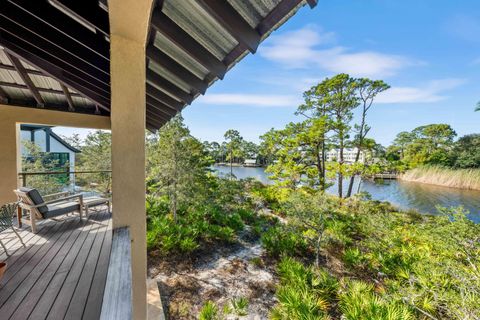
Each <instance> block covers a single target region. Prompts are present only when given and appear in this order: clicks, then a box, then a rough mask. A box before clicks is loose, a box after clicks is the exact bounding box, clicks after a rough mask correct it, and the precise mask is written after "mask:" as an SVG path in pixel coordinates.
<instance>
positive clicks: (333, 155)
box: [326, 148, 366, 163]
mask: <svg viewBox="0 0 480 320" xmlns="http://www.w3.org/2000/svg"><path fill="white" fill-rule="evenodd" d="M357 152H358V148H353V149H349V148H347V149H344V150H343V161H344V162H345V163H354V162H355V157H356V156H357ZM326 159H327V161H338V159H340V150H339V149H331V150H330V151H327V157H326ZM365 160H366V156H365V152H364V151H360V157H359V158H358V162H360V163H365Z"/></svg>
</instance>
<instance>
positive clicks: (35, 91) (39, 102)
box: [5, 51, 45, 108]
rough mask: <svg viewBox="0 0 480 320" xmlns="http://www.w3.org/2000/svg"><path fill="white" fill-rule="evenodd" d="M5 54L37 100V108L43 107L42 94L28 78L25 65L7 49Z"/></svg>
mask: <svg viewBox="0 0 480 320" xmlns="http://www.w3.org/2000/svg"><path fill="white" fill-rule="evenodd" d="M5 54H6V55H7V57H8V59H9V60H10V62H12V64H13V66H14V67H15V70H16V71H17V72H18V75H19V76H20V78H22V81H23V83H25V85H26V86H27V87H28V90H30V92H31V93H32V95H33V97H34V98H35V101H37V106H38V107H39V108H43V107H44V106H45V101H44V100H43V98H42V95H41V94H40V92H39V91H38V89H37V87H36V86H35V84H34V83H33V81H32V79H30V76H29V75H28V74H27V71H26V70H25V67H24V66H23V64H22V63H21V62H20V60H19V59H18V58H17V57H15V56H13V55H11V54H10V53H8V52H7V51H6V52H5Z"/></svg>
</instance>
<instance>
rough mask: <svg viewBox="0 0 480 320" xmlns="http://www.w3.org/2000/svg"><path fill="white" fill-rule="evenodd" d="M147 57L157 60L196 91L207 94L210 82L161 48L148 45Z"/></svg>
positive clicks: (156, 61) (157, 62)
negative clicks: (199, 76)
mask: <svg viewBox="0 0 480 320" xmlns="http://www.w3.org/2000/svg"><path fill="white" fill-rule="evenodd" d="M146 55H147V58H149V59H150V60H152V61H153V62H155V63H156V64H158V65H160V66H162V67H163V68H165V69H167V70H168V71H169V72H171V73H172V74H174V75H175V76H177V77H178V78H180V79H181V80H182V81H183V82H185V83H186V84H187V85H188V86H190V87H191V88H193V89H194V90H195V91H197V92H200V93H201V94H205V91H206V90H207V88H208V83H207V82H205V81H203V80H202V79H200V78H198V77H197V76H196V75H194V74H193V73H191V72H190V70H188V69H187V68H185V67H184V66H182V65H181V64H180V63H178V62H177V61H175V60H174V59H172V58H170V56H168V55H167V54H165V53H163V52H162V51H161V50H160V49H158V48H157V47H155V46H152V45H150V46H148V47H147V50H146Z"/></svg>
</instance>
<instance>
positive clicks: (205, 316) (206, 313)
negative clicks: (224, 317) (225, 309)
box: [198, 301, 219, 320]
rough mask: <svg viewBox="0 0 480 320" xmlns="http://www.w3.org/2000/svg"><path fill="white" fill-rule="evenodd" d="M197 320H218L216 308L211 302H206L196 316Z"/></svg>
mask: <svg viewBox="0 0 480 320" xmlns="http://www.w3.org/2000/svg"><path fill="white" fill-rule="evenodd" d="M198 319H200V320H218V319H219V314H218V307H217V306H216V305H215V303H213V302H212V301H207V302H206V303H205V304H204V305H203V307H202V309H201V310H200V314H199V315H198Z"/></svg>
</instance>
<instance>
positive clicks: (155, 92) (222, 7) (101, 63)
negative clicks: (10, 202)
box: [0, 0, 316, 130]
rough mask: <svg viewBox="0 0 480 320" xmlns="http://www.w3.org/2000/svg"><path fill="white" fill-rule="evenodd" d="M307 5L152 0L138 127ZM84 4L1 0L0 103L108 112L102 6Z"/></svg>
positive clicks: (191, 94)
mask: <svg viewBox="0 0 480 320" xmlns="http://www.w3.org/2000/svg"><path fill="white" fill-rule="evenodd" d="M307 2H308V4H310V6H314V5H315V4H316V1H315V0H242V1H237V0H222V1H219V0H182V1H178V0H163V1H158V5H157V7H156V8H155V9H154V11H153V14H152V21H151V37H150V39H149V43H148V44H147V52H146V58H147V79H146V82H147V97H146V101H147V117H146V121H147V127H148V128H149V129H150V130H156V129H158V128H159V127H161V126H162V125H163V124H164V123H165V122H166V121H168V120H169V119H170V118H171V117H173V116H174V115H175V114H176V113H178V112H180V111H181V110H182V109H183V108H184V107H185V105H187V104H190V103H191V102H192V101H193V100H194V99H195V98H196V97H198V96H199V95H201V94H205V91H206V90H207V88H208V87H209V86H210V85H212V84H213V83H214V82H215V81H216V80H218V79H223V77H224V75H225V73H226V72H227V71H228V70H229V69H231V68H232V67H233V66H234V65H235V64H236V63H237V62H238V61H239V60H241V59H242V58H243V57H244V56H245V55H246V54H248V53H249V52H252V53H254V52H255V51H256V49H257V47H258V45H259V43H260V42H261V41H262V40H264V39H265V38H266V37H267V36H268V35H269V34H270V33H271V32H272V31H273V30H275V29H276V28H278V27H279V26H280V25H281V24H282V23H284V22H285V21H286V20H287V19H288V18H289V17H291V16H292V15H293V14H294V13H295V12H296V11H297V10H298V9H299V8H300V7H301V6H303V5H305V4H306V3H307ZM87 5H90V7H89V8H88V10H86V8H85V7H81V6H80V7H79V6H78V4H74V3H73V2H72V4H71V5H69V4H68V1H67V2H62V6H61V7H58V6H53V5H52V2H51V1H24V0H8V1H6V2H5V3H3V4H2V6H0V103H7V104H11V105H18V106H27V107H45V108H52V109H55V110H62V111H69V112H83V113H91V114H98V113H99V112H100V113H101V114H104V115H109V113H110V70H109V62H110V61H109V59H110V57H109V54H108V50H109V43H108V37H106V35H107V36H108V32H109V31H108V23H106V19H107V18H108V17H106V16H105V14H106V13H108V7H107V4H106V2H105V1H103V2H102V1H99V2H95V3H94V4H93V5H92V4H88V3H85V5H84V6H87ZM69 6H71V7H69ZM82 6H83V4H82ZM62 8H63V9H62ZM80 9H81V10H80ZM90 12H91V16H88V14H89V13H90ZM97 18H98V19H97ZM107 20H108V19H107ZM79 21H81V22H82V23H79ZM19 61H20V63H19Z"/></svg>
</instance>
